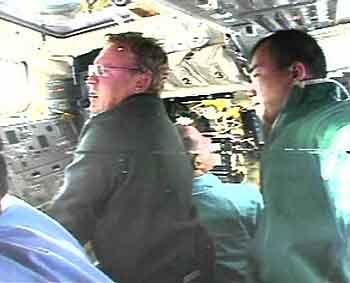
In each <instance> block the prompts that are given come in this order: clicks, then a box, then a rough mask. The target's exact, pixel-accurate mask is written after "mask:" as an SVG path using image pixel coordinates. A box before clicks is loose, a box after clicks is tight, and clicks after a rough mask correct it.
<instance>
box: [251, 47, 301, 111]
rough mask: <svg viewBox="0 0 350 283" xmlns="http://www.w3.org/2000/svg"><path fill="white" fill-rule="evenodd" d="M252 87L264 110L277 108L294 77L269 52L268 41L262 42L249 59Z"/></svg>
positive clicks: (289, 89) (283, 99) (286, 95)
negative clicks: (280, 66)
mask: <svg viewBox="0 0 350 283" xmlns="http://www.w3.org/2000/svg"><path fill="white" fill-rule="evenodd" d="M250 69H251V75H250V77H251V80H252V88H253V91H254V92H255V93H256V95H257V97H258V99H259V100H260V99H261V100H262V101H263V103H264V106H265V109H266V110H269V108H279V106H280V105H281V104H282V103H283V102H284V101H285V98H286V97H288V96H289V94H290V92H291V90H292V87H293V84H294V78H293V75H292V73H291V71H290V70H289V68H285V69H281V68H279V66H278V65H277V64H276V62H275V58H274V57H273V56H272V55H271V54H270V50H269V43H268V42H265V43H263V44H262V45H261V46H260V47H259V48H258V49H257V50H256V52H255V54H254V55H253V58H252V60H251V66H250Z"/></svg>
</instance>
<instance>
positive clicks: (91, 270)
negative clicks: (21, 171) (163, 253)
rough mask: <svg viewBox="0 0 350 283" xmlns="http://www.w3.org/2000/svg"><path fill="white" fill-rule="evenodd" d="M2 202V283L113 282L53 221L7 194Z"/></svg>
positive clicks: (0, 247) (0, 243)
mask: <svg viewBox="0 0 350 283" xmlns="http://www.w3.org/2000/svg"><path fill="white" fill-rule="evenodd" d="M1 205H2V209H3V212H2V213H1V214H0V281H1V282H16V283H19V282H46V283H47V282H65V283H69V282H71V283H73V282H84V283H87V282H91V283H97V282H112V280H111V279H109V278H108V277H107V276H106V275H104V274H103V273H102V272H101V271H100V270H98V269H97V268H96V267H95V266H94V265H93V264H92V263H91V262H90V261H89V259H88V257H87V256H86V255H85V254H84V250H83V248H82V247H81V246H80V244H79V243H78V241H77V240H76V239H75V238H74V237H73V236H72V235H71V234H70V233H69V232H68V231H67V230H66V229H64V228H63V227H62V226H61V225H60V224H59V223H57V222H56V221H55V220H53V219H52V218H50V217H49V216H47V215H46V214H44V213H42V212H40V211H39V210H37V209H35V208H33V207H32V206H30V205H29V204H27V203H26V202H24V201H22V200H19V199H17V198H15V197H12V196H9V195H7V196H5V197H4V198H3V199H2V201H1Z"/></svg>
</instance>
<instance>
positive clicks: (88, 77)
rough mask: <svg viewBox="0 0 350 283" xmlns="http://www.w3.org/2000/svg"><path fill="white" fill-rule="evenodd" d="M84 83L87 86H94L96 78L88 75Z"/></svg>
mask: <svg viewBox="0 0 350 283" xmlns="http://www.w3.org/2000/svg"><path fill="white" fill-rule="evenodd" d="M85 82H86V83H87V84H96V83H97V82H98V77H97V76H96V75H95V74H91V75H88V76H87V78H86V80H85Z"/></svg>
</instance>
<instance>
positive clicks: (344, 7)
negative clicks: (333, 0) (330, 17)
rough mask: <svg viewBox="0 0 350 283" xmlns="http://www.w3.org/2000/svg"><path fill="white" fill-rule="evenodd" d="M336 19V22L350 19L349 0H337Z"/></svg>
mask: <svg viewBox="0 0 350 283" xmlns="http://www.w3.org/2000/svg"><path fill="white" fill-rule="evenodd" d="M336 20H337V22H339V21H344V20H350V1H349V0H338V2H337V14H336Z"/></svg>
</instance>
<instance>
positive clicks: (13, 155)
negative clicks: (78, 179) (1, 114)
mask: <svg viewBox="0 0 350 283" xmlns="http://www.w3.org/2000/svg"><path fill="white" fill-rule="evenodd" d="M0 138H1V140H2V144H3V153H4V156H5V158H6V161H7V164H8V170H9V184H10V193H12V194H14V195H16V196H18V197H20V198H22V199H24V200H26V201H28V202H29V203H31V204H32V205H34V206H44V205H45V203H46V202H48V201H49V200H50V199H51V198H52V197H53V196H54V194H55V193H56V192H57V191H58V189H59V187H60V186H61V185H62V184H63V172H64V169H65V167H66V166H67V165H68V164H69V163H70V162H71V161H72V159H73V151H74V149H75V146H76V144H77V140H78V131H77V130H76V127H75V124H74V123H73V121H72V120H70V119H65V118H63V117H59V118H51V119H45V120H40V121H32V122H18V121H17V120H16V119H15V120H9V121H6V122H4V121H3V124H2V125H0Z"/></svg>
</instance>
